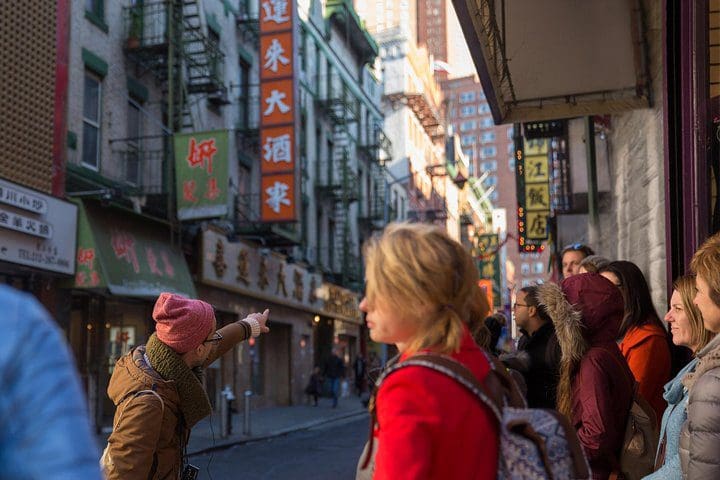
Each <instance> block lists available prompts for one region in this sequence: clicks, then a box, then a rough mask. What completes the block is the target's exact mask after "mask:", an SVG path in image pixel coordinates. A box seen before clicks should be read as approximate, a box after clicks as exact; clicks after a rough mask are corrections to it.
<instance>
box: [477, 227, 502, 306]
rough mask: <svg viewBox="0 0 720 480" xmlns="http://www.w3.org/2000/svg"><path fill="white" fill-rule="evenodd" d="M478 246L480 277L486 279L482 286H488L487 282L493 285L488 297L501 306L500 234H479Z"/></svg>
mask: <svg viewBox="0 0 720 480" xmlns="http://www.w3.org/2000/svg"><path fill="white" fill-rule="evenodd" d="M477 246H478V252H479V254H480V255H479V256H478V260H477V268H478V271H479V272H480V278H481V279H482V280H484V281H485V282H484V283H481V284H480V286H481V287H482V286H483V285H485V286H487V285H488V283H487V282H489V285H491V286H492V287H491V291H490V292H487V293H488V294H490V293H491V294H492V297H490V296H488V298H492V299H493V301H494V302H495V305H494V306H495V307H499V306H500V301H501V299H502V295H501V292H500V285H501V283H500V281H501V280H500V278H501V276H500V273H501V272H500V252H499V248H500V241H499V236H498V235H496V234H488V235H479V236H478V237H477ZM491 306H492V304H491Z"/></svg>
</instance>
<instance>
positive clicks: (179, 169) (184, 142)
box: [174, 130, 228, 220]
mask: <svg viewBox="0 0 720 480" xmlns="http://www.w3.org/2000/svg"><path fill="white" fill-rule="evenodd" d="M174 143H175V178H176V179H177V185H176V192H177V216H178V219H179V220H192V219H196V218H209V217H222V216H225V215H227V212H228V206H227V199H228V132H227V131H225V130H217V131H213V132H194V133H178V134H175V137H174Z"/></svg>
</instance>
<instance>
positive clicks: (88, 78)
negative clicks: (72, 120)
mask: <svg viewBox="0 0 720 480" xmlns="http://www.w3.org/2000/svg"><path fill="white" fill-rule="evenodd" d="M101 95H102V83H101V82H100V80H99V79H98V77H96V76H95V75H93V74H91V73H90V72H87V71H86V72H85V86H84V93H83V150H82V163H83V164H84V165H85V166H88V167H90V168H93V169H95V170H97V169H98V168H99V167H100V134H101V125H100V106H101V105H100V104H101V98H102V97H101Z"/></svg>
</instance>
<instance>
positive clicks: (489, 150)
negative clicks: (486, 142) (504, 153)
mask: <svg viewBox="0 0 720 480" xmlns="http://www.w3.org/2000/svg"><path fill="white" fill-rule="evenodd" d="M481 155H482V158H490V157H494V156H495V155H497V148H496V147H494V146H493V147H483V149H482V153H481Z"/></svg>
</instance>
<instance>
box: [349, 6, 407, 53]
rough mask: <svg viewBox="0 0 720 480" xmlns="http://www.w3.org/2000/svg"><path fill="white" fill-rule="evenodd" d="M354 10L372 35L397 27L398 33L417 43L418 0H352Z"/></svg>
mask: <svg viewBox="0 0 720 480" xmlns="http://www.w3.org/2000/svg"><path fill="white" fill-rule="evenodd" d="M353 3H354V5H355V10H356V11H357V13H358V15H359V16H360V18H362V19H363V21H364V24H365V25H364V26H365V28H367V29H368V31H369V32H370V33H372V34H373V35H377V33H378V32H382V31H383V30H389V29H393V28H397V29H399V31H400V33H401V34H402V35H404V36H405V37H406V38H407V39H409V40H411V41H412V42H413V43H417V17H418V12H417V9H418V2H417V1H416V0H400V1H394V0H376V1H374V2H365V1H357V0H356V1H354V2H353Z"/></svg>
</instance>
